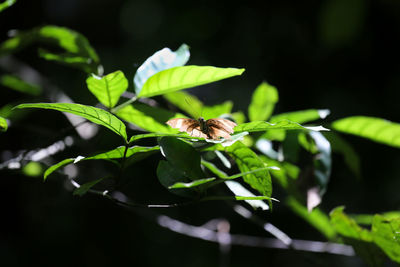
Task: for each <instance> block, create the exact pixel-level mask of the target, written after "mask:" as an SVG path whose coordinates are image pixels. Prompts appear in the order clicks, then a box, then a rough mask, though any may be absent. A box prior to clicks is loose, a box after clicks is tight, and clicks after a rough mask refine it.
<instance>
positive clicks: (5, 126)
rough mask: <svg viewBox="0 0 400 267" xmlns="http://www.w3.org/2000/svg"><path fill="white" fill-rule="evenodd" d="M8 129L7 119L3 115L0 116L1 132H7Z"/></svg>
mask: <svg viewBox="0 0 400 267" xmlns="http://www.w3.org/2000/svg"><path fill="white" fill-rule="evenodd" d="M7 129H8V123H7V120H6V119H5V118H3V117H0V132H5V131H7Z"/></svg>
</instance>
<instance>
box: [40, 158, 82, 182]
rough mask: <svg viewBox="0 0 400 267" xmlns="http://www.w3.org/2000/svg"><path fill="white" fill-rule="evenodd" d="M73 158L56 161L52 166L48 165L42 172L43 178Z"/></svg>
mask: <svg viewBox="0 0 400 267" xmlns="http://www.w3.org/2000/svg"><path fill="white" fill-rule="evenodd" d="M74 160H75V158H69V159H64V160H62V161H60V162H58V163H57V164H54V165H52V166H50V167H49V168H47V170H46V171H45V172H44V175H43V179H44V180H46V179H47V177H49V175H50V174H52V173H53V172H55V171H56V170H58V169H59V168H62V167H64V166H66V165H68V164H70V163H72V162H74Z"/></svg>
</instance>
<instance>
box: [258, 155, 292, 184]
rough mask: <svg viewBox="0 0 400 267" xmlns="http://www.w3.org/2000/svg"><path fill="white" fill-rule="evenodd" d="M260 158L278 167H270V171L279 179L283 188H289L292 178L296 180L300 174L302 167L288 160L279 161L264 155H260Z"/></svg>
mask: <svg viewBox="0 0 400 267" xmlns="http://www.w3.org/2000/svg"><path fill="white" fill-rule="evenodd" d="M259 157H260V159H261V160H262V161H263V162H264V163H266V164H267V166H275V167H277V168H270V169H269V172H270V174H271V175H272V177H274V178H275V179H277V180H278V182H279V183H280V185H281V186H282V187H283V188H288V186H289V182H290V180H296V179H297V178H298V176H299V173H300V169H299V167H297V166H296V165H293V164H291V163H289V162H287V161H283V162H280V161H277V160H273V159H271V158H268V157H265V156H263V155H260V156H259Z"/></svg>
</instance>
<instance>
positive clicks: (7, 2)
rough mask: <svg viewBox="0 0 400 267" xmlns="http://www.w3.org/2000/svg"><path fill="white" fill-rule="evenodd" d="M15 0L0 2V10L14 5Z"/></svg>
mask: <svg viewBox="0 0 400 267" xmlns="http://www.w3.org/2000/svg"><path fill="white" fill-rule="evenodd" d="M15 2H16V0H5V1H3V3H0V12H1V11H3V10H5V9H7V8H9V7H10V6H12V5H14V4H15Z"/></svg>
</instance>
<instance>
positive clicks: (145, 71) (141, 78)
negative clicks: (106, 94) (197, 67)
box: [133, 44, 190, 94]
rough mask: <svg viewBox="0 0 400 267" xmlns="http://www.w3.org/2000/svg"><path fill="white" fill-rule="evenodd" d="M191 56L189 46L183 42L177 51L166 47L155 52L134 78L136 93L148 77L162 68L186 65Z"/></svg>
mask: <svg viewBox="0 0 400 267" xmlns="http://www.w3.org/2000/svg"><path fill="white" fill-rule="evenodd" d="M189 57H190V52H189V46H187V45H186V44H182V45H181V46H180V47H179V48H178V50H176V51H175V52H172V51H171V49H169V48H167V47H166V48H163V49H161V50H159V51H157V52H156V53H154V54H153V55H152V56H151V57H149V58H148V59H146V61H145V62H144V63H143V64H142V65H141V66H140V67H139V68H138V69H137V71H136V74H135V77H134V78H133V83H134V86H135V92H136V94H139V93H140V91H141V89H142V87H143V85H144V84H145V82H146V81H147V79H148V78H150V77H151V76H153V75H154V74H156V73H157V72H160V71H162V70H166V69H170V68H173V67H178V66H183V65H185V64H186V62H187V61H188V60H189Z"/></svg>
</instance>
